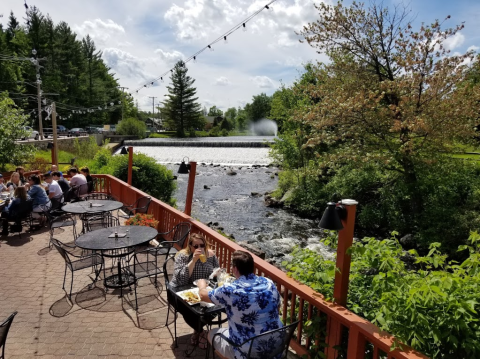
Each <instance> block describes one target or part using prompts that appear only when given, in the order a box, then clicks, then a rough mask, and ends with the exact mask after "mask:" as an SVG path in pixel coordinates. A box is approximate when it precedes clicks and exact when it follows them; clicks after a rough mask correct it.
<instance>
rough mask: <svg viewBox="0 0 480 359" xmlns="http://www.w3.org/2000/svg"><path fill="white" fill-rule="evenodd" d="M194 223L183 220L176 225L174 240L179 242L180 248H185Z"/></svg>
mask: <svg viewBox="0 0 480 359" xmlns="http://www.w3.org/2000/svg"><path fill="white" fill-rule="evenodd" d="M191 228H192V225H191V224H190V223H188V222H181V223H179V224H177V225H176V226H175V231H174V234H173V239H172V240H173V241H174V242H177V244H178V245H179V246H180V248H183V246H184V245H185V240H186V239H187V238H188V234H189V233H190V229H191Z"/></svg>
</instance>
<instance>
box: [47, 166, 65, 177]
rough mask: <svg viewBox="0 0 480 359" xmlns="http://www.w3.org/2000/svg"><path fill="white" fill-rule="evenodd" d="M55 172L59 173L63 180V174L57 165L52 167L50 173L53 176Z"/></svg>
mask: <svg viewBox="0 0 480 359" xmlns="http://www.w3.org/2000/svg"><path fill="white" fill-rule="evenodd" d="M53 172H58V173H60V177H62V178H63V173H62V172H60V171H59V170H58V166H57V165H52V169H51V170H50V171H49V172H48V173H50V174H53Z"/></svg>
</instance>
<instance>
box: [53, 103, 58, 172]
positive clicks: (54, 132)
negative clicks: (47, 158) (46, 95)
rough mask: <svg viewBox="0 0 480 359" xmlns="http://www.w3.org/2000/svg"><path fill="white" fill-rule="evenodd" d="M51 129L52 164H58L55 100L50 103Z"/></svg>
mask: <svg viewBox="0 0 480 359" xmlns="http://www.w3.org/2000/svg"><path fill="white" fill-rule="evenodd" d="M52 130H53V148H52V165H56V166H58V151H57V148H58V147H57V143H58V142H57V108H56V106H55V102H53V103H52Z"/></svg>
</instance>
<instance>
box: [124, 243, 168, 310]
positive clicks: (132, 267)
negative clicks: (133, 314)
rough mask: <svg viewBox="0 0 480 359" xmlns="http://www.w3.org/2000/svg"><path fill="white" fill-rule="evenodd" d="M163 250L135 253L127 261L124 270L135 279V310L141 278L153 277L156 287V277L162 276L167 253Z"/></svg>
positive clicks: (147, 250)
mask: <svg viewBox="0 0 480 359" xmlns="http://www.w3.org/2000/svg"><path fill="white" fill-rule="evenodd" d="M162 250H163V248H159V247H157V248H149V249H145V250H143V251H139V252H135V253H134V254H133V255H132V256H131V257H130V259H129V260H128V263H127V267H126V270H127V272H128V273H129V274H130V275H131V276H133V278H134V279H135V309H136V310H138V298H137V285H138V281H139V280H140V279H142V278H148V277H155V287H157V286H158V282H157V279H158V276H159V275H162V274H163V271H164V263H165V261H166V259H167V258H168V251H167V252H163V253H162Z"/></svg>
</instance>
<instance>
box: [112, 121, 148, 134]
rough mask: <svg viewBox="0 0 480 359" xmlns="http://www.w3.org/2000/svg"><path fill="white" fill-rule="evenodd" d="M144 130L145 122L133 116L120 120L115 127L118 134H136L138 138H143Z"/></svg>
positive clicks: (145, 128)
mask: <svg viewBox="0 0 480 359" xmlns="http://www.w3.org/2000/svg"><path fill="white" fill-rule="evenodd" d="M146 130H147V127H146V125H145V122H142V121H139V120H136V119H135V118H126V119H124V120H122V121H120V122H119V123H118V125H117V127H116V133H117V134H118V135H128V136H137V137H138V138H145V136H146Z"/></svg>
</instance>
